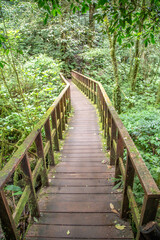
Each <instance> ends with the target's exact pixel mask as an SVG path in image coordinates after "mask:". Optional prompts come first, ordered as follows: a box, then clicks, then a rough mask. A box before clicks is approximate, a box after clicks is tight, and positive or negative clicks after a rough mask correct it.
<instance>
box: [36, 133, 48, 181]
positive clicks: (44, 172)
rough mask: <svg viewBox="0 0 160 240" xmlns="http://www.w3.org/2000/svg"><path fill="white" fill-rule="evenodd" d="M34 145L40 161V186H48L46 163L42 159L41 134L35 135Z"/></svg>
mask: <svg viewBox="0 0 160 240" xmlns="http://www.w3.org/2000/svg"><path fill="white" fill-rule="evenodd" d="M35 143H36V147H37V156H38V158H41V159H42V166H43V169H42V174H41V178H42V185H43V186H48V185H49V183H48V176H47V168H46V161H45V158H44V150H43V142H42V135H41V132H39V134H38V135H37V137H36V139H35Z"/></svg>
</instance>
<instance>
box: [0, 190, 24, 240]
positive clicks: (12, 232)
mask: <svg viewBox="0 0 160 240" xmlns="http://www.w3.org/2000/svg"><path fill="white" fill-rule="evenodd" d="M0 219H1V225H2V229H3V231H4V235H5V239H7V240H18V239H20V236H19V234H18V232H17V229H16V226H15V223H14V220H13V217H12V213H11V211H10V207H9V205H8V202H7V199H6V197H5V194H4V191H3V190H1V191H0Z"/></svg>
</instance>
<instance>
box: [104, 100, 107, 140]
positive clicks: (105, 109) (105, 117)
mask: <svg viewBox="0 0 160 240" xmlns="http://www.w3.org/2000/svg"><path fill="white" fill-rule="evenodd" d="M106 120H107V104H106V102H105V101H104V138H106V136H107V124H106Z"/></svg>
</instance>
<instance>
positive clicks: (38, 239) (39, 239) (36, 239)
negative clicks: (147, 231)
mask: <svg viewBox="0 0 160 240" xmlns="http://www.w3.org/2000/svg"><path fill="white" fill-rule="evenodd" d="M25 239H26V240H51V239H57V238H54V237H49V238H47V237H39V236H38V237H33V236H30V237H27V238H25ZM70 239H73V238H70ZM98 239H99V240H106V238H105V239H104V238H98ZM109 239H111V238H109ZM119 239H120V238H114V240H119ZM130 239H133V238H130ZM58 240H66V238H58ZM76 240H84V238H76ZM90 240H95V238H94V239H93V238H90ZM123 240H128V238H123Z"/></svg>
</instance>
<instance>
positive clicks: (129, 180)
mask: <svg viewBox="0 0 160 240" xmlns="http://www.w3.org/2000/svg"><path fill="white" fill-rule="evenodd" d="M134 174H135V170H134V167H133V165H132V162H131V159H130V156H129V155H128V152H127V163H126V175H125V181H124V188H123V199H122V208H121V217H122V218H128V214H129V200H128V196H127V188H128V186H130V187H131V189H132V188H133V182H134Z"/></svg>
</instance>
